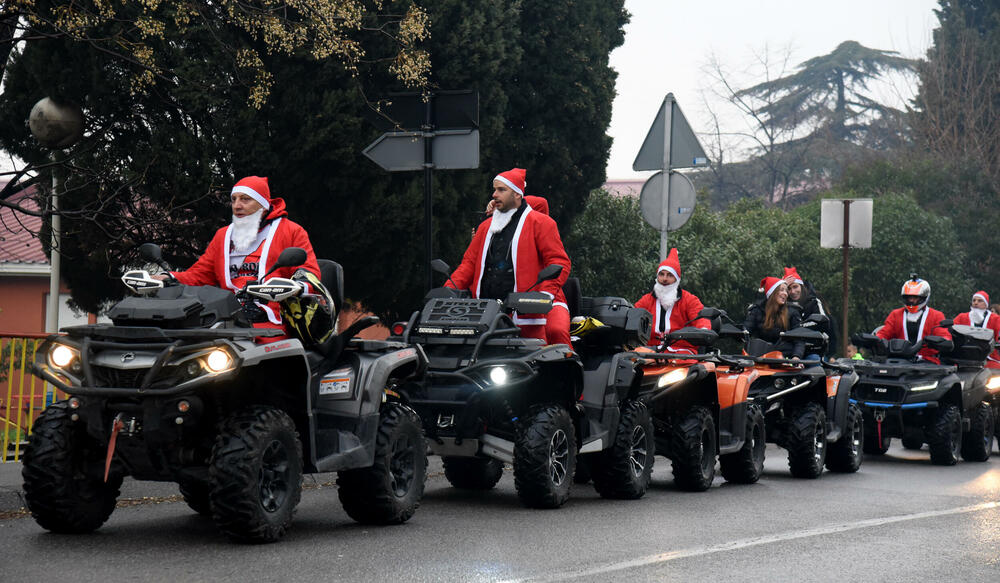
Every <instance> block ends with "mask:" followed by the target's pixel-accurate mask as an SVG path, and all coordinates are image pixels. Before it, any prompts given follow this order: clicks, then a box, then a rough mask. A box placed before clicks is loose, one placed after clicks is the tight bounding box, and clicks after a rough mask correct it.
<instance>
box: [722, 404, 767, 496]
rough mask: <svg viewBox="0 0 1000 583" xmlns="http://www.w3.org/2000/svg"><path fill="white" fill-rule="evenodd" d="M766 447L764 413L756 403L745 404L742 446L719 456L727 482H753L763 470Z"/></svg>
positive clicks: (723, 475)
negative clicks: (744, 429)
mask: <svg viewBox="0 0 1000 583" xmlns="http://www.w3.org/2000/svg"><path fill="white" fill-rule="evenodd" d="M766 449H767V431H766V429H765V428H764V413H763V412H762V411H761V410H760V407H759V406H758V405H754V404H753V403H749V404H747V419H746V433H745V434H744V441H743V447H741V448H740V449H739V451H737V452H735V453H728V454H726V455H722V456H719V468H720V469H721V470H722V477H723V478H725V479H726V481H727V482H734V483H736V484H753V483H754V482H756V481H757V480H759V479H760V475H761V473H763V472H764V452H765V450H766Z"/></svg>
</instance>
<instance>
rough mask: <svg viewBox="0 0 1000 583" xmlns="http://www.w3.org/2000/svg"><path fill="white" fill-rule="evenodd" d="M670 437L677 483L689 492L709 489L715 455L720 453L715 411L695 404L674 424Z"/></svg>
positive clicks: (713, 474) (713, 476)
mask: <svg viewBox="0 0 1000 583" xmlns="http://www.w3.org/2000/svg"><path fill="white" fill-rule="evenodd" d="M670 439H671V443H670V449H671V450H672V451H671V453H672V454H673V457H671V458H670V461H671V465H672V467H673V474H674V483H675V484H677V486H678V487H680V488H681V489H682V490H687V491H689V492H704V491H705V490H708V488H709V487H710V486H711V485H712V480H714V479H715V457H716V453H718V447H717V444H716V434H715V421H714V420H713V419H712V414H711V413H709V411H708V409H706V408H704V407H700V406H695V407H692V408H691V411H689V412H688V414H687V415H685V416H684V418H683V419H681V420H680V422H678V423H676V424H675V425H674V428H673V435H671V438H670Z"/></svg>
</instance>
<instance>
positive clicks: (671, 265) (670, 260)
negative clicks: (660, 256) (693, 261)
mask: <svg viewBox="0 0 1000 583" xmlns="http://www.w3.org/2000/svg"><path fill="white" fill-rule="evenodd" d="M661 271H669V272H670V273H672V274H673V275H674V277H676V278H677V279H680V278H681V260H680V259H678V258H677V248H676V247H675V248H673V249H671V250H670V253H667V258H666V259H664V260H663V261H661V262H660V266H659V267H657V268H656V275H659V274H660V272H661Z"/></svg>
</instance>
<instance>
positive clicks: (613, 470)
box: [578, 401, 656, 500]
mask: <svg viewBox="0 0 1000 583" xmlns="http://www.w3.org/2000/svg"><path fill="white" fill-rule="evenodd" d="M655 449H656V441H655V439H654V436H653V418H652V417H651V416H650V414H649V409H647V408H646V406H645V405H644V404H642V403H640V402H638V401H628V402H626V403H625V404H624V405H623V406H622V408H621V416H620V418H619V421H618V430H617V432H616V433H615V441H614V443H612V444H611V447H609V448H608V449H606V450H604V451H603V452H601V453H600V454H599V455H598V456H597V458H596V460H599V461H597V462H596V463H595V464H593V467H592V474H591V475H592V477H593V479H594V489H595V490H597V493H598V494H600V495H601V497H602V498H615V499H619V500H635V499H638V498H642V496H643V494H645V493H646V488H648V487H649V480H650V477H651V476H652V474H653V458H654V454H655ZM578 473H579V470H578Z"/></svg>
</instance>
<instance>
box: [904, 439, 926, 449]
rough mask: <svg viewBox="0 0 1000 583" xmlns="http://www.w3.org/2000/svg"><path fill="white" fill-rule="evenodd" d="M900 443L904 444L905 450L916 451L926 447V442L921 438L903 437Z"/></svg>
mask: <svg viewBox="0 0 1000 583" xmlns="http://www.w3.org/2000/svg"><path fill="white" fill-rule="evenodd" d="M900 441H902V442H903V448H904V449H912V450H914V451H916V450H919V449H920V448H922V447H924V440H923V438H920V437H903V439H901V440H900Z"/></svg>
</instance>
